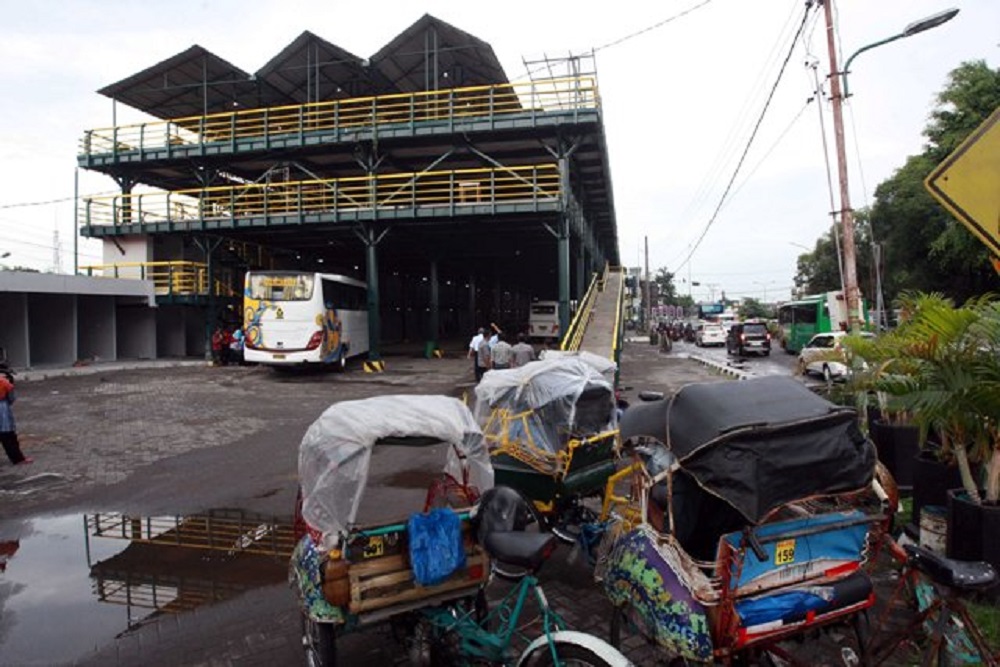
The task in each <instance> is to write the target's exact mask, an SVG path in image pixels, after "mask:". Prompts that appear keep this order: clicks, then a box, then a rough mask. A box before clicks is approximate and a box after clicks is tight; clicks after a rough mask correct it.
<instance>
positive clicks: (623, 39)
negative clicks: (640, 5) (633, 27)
mask: <svg viewBox="0 0 1000 667" xmlns="http://www.w3.org/2000/svg"><path fill="white" fill-rule="evenodd" d="M711 1H712V0H703V1H702V2H700V3H698V4H697V5H695V6H693V7H688V8H687V9H685V10H684V11H682V12H678V13H677V14H674V15H673V16H670V17H668V18H665V19H663V20H662V21H658V22H656V23H654V24H653V25H651V26H647V27H645V28H643V29H642V30H637V31H635V32H633V33H631V34H629V35H625V36H624V37H619V38H618V39H616V40H614V41H612V42H608V43H607V44H604V45H603V46H598V47H596V48H594V49H593V51H594V53H597V52H598V51H603V50H604V49H610V48H611V47H612V46H618V45H619V44H622V43H624V42H627V41H629V40H630V39H633V38H635V37H638V36H640V35H645V34H646V33H647V32H652V31H653V30H656V29H657V28H660V27H663V26H665V25H666V24H668V23H670V22H671V21H676V20H677V19H679V18H682V17H684V16H687V15H688V14H690V13H691V12H693V11H695V10H698V9H701V8H702V7H704V6H705V5H707V4H708V3H710V2H711Z"/></svg>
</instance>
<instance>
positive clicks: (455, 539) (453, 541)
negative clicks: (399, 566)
mask: <svg viewBox="0 0 1000 667" xmlns="http://www.w3.org/2000/svg"><path fill="white" fill-rule="evenodd" d="M406 533H407V536H408V537H409V541H410V567H411V568H412V569H413V578H414V579H415V580H416V582H417V583H418V584H420V585H421V586H434V585H435V584H440V583H441V582H442V581H444V580H445V579H447V578H448V577H450V576H451V575H452V574H453V573H454V572H456V571H458V570H461V569H463V568H464V567H465V549H464V548H463V546H462V521H461V519H460V518H459V516H458V514H457V513H456V512H455V511H454V510H452V509H450V508H448V507H442V508H440V509H436V510H431V511H430V512H428V513H427V514H422V513H419V512H418V513H415V514H412V515H410V519H409V521H407V522H406Z"/></svg>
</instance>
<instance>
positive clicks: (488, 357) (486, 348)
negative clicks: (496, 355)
mask: <svg viewBox="0 0 1000 667" xmlns="http://www.w3.org/2000/svg"><path fill="white" fill-rule="evenodd" d="M492 365H493V353H492V350H490V343H489V341H488V340H486V339H483V341H482V342H480V343H479V348H478V349H477V350H476V382H479V381H480V380H482V379H483V374H484V373H485V372H486V371H488V370H489V369H490V367H491V366H492Z"/></svg>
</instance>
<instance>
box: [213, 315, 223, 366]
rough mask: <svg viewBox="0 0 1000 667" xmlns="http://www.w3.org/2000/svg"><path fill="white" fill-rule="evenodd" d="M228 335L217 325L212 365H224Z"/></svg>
mask: <svg viewBox="0 0 1000 667" xmlns="http://www.w3.org/2000/svg"><path fill="white" fill-rule="evenodd" d="M225 340H226V334H225V333H223V331H222V325H221V324H219V325H216V327H215V331H213V332H212V365H214V366H221V365H222V364H223V361H224V358H223V354H224V352H223V347H224V346H225Z"/></svg>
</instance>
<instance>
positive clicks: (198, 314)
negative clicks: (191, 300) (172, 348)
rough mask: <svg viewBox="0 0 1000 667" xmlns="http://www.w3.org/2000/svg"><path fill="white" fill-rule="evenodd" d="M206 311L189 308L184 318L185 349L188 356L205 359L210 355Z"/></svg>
mask: <svg viewBox="0 0 1000 667" xmlns="http://www.w3.org/2000/svg"><path fill="white" fill-rule="evenodd" d="M205 319H206V313H205V311H204V310H199V309H197V308H189V309H188V312H187V315H186V317H185V318H184V349H185V350H186V351H187V355H188V356H193V357H204V356H205V355H206V354H208V353H209V347H208V341H207V338H206V336H207V335H208V333H207V331H206V329H205Z"/></svg>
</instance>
